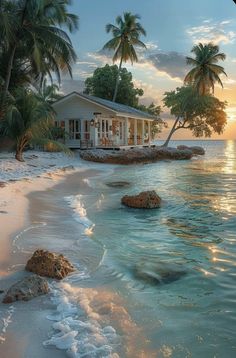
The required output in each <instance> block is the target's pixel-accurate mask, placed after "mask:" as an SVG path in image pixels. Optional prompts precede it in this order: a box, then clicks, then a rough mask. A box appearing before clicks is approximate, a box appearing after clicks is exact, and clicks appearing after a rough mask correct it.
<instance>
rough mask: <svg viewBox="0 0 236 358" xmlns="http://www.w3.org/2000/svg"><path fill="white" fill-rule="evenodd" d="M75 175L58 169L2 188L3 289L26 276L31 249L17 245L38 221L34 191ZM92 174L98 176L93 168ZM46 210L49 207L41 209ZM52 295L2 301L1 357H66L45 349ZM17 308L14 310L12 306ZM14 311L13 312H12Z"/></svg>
mask: <svg viewBox="0 0 236 358" xmlns="http://www.w3.org/2000/svg"><path fill="white" fill-rule="evenodd" d="M70 175H72V176H73V175H75V173H74V172H73V174H72V173H71V172H70V173H65V172H63V171H58V172H56V173H50V174H43V175H42V176H41V177H39V178H35V179H32V180H30V179H23V180H19V181H15V182H9V183H8V184H6V186H4V187H1V188H0V227H1V237H0V245H1V250H0V277H1V278H0V289H1V290H4V291H6V290H7V289H8V288H9V287H10V286H11V285H12V284H13V283H15V282H16V281H18V280H20V279H22V278H23V277H25V276H26V275H28V273H27V272H25V271H24V266H25V263H26V261H27V259H28V258H29V257H30V256H31V252H30V251H28V252H27V251H21V250H19V249H18V248H17V240H19V241H20V238H21V234H22V232H24V230H27V229H28V228H29V227H30V225H31V224H32V222H34V220H35V216H36V213H37V211H38V210H39V209H40V208H38V207H35V203H34V201H33V198H31V193H32V192H35V189H37V195H38V196H40V195H41V193H43V192H46V191H48V190H51V189H52V188H53V187H55V186H58V185H63V183H64V182H65V180H66V179H67V177H68V176H70ZM90 175H95V171H91V173H90ZM87 176H88V174H87V171H86V170H80V173H78V172H76V177H77V179H78V180H79V181H80V182H81V183H83V178H86V177H87ZM44 209H46V208H45V207H43V208H41V210H44ZM3 295H4V294H0V299H1V300H2V298H3ZM51 306H52V304H51V302H50V300H49V297H48V296H41V297H38V298H35V299H34V300H32V301H29V302H16V303H14V304H13V305H4V304H2V303H0V318H1V319H0V357H1V358H13V357H14V358H48V357H49V355H50V357H55V358H61V357H65V353H64V352H63V351H58V350H56V349H55V348H52V349H45V348H44V347H43V345H42V342H43V341H44V340H46V339H47V338H48V331H49V329H50V322H49V321H48V320H46V315H47V314H48V312H49V310H50V309H51ZM12 307H13V309H12ZM12 310H13V312H11V311H12Z"/></svg>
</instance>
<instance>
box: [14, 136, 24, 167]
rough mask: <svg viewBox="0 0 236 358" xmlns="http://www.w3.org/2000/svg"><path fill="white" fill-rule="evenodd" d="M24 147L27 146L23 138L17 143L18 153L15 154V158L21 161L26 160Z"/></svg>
mask: <svg viewBox="0 0 236 358" xmlns="http://www.w3.org/2000/svg"><path fill="white" fill-rule="evenodd" d="M24 147H25V144H24V140H23V139H21V140H20V141H19V142H18V143H17V144H16V154H15V159H16V160H18V161H19V162H24V158H23V150H24Z"/></svg>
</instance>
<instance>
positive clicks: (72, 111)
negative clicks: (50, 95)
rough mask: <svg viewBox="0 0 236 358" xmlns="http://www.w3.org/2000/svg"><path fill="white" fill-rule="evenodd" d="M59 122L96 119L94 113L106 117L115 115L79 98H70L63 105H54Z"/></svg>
mask: <svg viewBox="0 0 236 358" xmlns="http://www.w3.org/2000/svg"><path fill="white" fill-rule="evenodd" d="M53 107H54V110H55V111H56V119H57V120H66V119H70V118H71V119H72V118H73V119H77V118H78V119H88V120H91V119H92V118H94V114H93V113H94V112H99V113H102V115H104V116H110V115H114V113H113V112H112V111H109V110H107V109H105V108H102V107H100V106H98V105H96V104H93V103H91V102H88V101H86V100H85V99H82V98H79V97H76V96H75V97H72V98H68V100H65V101H63V102H61V103H57V104H54V106H53Z"/></svg>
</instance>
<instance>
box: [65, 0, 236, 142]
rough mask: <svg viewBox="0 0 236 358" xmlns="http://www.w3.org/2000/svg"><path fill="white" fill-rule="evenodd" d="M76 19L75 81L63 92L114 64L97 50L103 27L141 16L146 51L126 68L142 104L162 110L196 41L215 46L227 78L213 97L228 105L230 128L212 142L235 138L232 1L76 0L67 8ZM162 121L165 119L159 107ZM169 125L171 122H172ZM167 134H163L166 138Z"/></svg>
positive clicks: (235, 17) (182, 134)
mask: <svg viewBox="0 0 236 358" xmlns="http://www.w3.org/2000/svg"><path fill="white" fill-rule="evenodd" d="M70 11H71V12H73V13H75V14H77V15H78V16H79V23H80V25H79V31H77V32H76V33H74V34H72V35H70V36H71V39H72V42H73V45H74V47H75V49H76V52H77V55H78V60H77V62H76V64H75V66H74V68H73V81H72V80H70V79H69V78H64V80H63V86H62V89H63V91H64V92H65V93H68V92H70V91H73V90H77V91H81V90H82V86H83V81H84V80H85V79H86V78H87V77H89V76H91V75H92V73H93V71H94V70H95V69H96V68H97V67H101V66H104V65H105V64H106V63H109V64H112V59H111V56H108V55H107V54H105V53H102V52H101V49H102V47H103V46H104V44H105V43H106V42H107V41H108V40H109V39H110V38H111V34H107V33H106V32H105V25H106V24H107V23H112V24H115V18H116V17H117V16H118V15H122V14H123V13H124V12H127V11H128V12H131V13H133V14H139V15H140V16H141V20H140V22H141V24H142V26H143V27H144V28H145V30H146V32H147V36H146V37H142V38H141V40H142V41H143V42H144V43H145V44H146V46H147V50H146V51H141V52H140V51H139V52H138V56H139V62H138V63H136V64H134V65H133V66H132V65H131V64H130V63H128V62H127V63H126V64H124V66H125V67H126V68H127V69H128V70H129V71H131V72H132V74H133V81H134V83H135V85H136V86H137V87H141V88H143V90H144V96H143V97H142V100H141V102H143V103H144V104H147V105H148V104H150V103H151V102H152V101H154V103H155V104H158V105H161V106H163V103H162V98H163V95H164V93H165V92H166V91H171V90H174V89H175V88H176V87H179V86H181V85H182V84H183V78H184V76H185V74H186V73H187V72H188V71H189V69H190V68H189V67H188V66H187V65H186V61H185V57H186V56H189V55H190V51H191V48H192V47H193V45H194V44H196V43H199V42H204V43H207V42H210V41H212V42H214V43H215V44H217V45H219V46H220V51H221V52H224V53H225V54H226V56H227V57H226V60H225V61H224V62H223V63H222V65H223V67H224V68H225V71H226V73H227V75H228V77H224V76H223V77H222V82H223V84H224V89H223V90H222V89H221V88H220V87H216V89H215V95H216V96H217V97H218V98H219V99H221V100H226V101H227V102H228V107H227V115H228V124H227V126H226V129H225V132H224V134H223V135H221V136H218V135H214V136H213V138H216V139H236V5H235V3H234V2H233V0H168V1H166V0H145V1H144V0H119V1H116V0H74V1H73V3H72V6H71V9H70ZM162 116H163V118H165V119H167V120H168V119H169V118H170V115H169V112H168V109H165V108H163V113H162ZM170 125H171V122H170ZM165 135H166V133H165V131H164V132H163V133H162V136H163V138H164V137H165ZM175 138H176V139H182V138H183V139H188V138H191V133H190V132H188V131H186V130H185V131H179V133H178V131H177V132H176V136H175Z"/></svg>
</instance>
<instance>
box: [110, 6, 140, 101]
mask: <svg viewBox="0 0 236 358" xmlns="http://www.w3.org/2000/svg"><path fill="white" fill-rule="evenodd" d="M139 19H140V16H139V15H132V14H131V13H130V12H125V13H124V15H123V18H122V17H121V16H117V18H116V25H112V24H107V25H106V32H107V33H110V32H111V33H112V36H113V38H112V39H111V40H110V41H108V42H107V43H106V44H105V45H104V47H103V49H104V50H105V49H108V50H114V51H115V53H114V56H113V63H114V62H116V61H117V60H120V64H119V67H118V74H117V79H116V85H115V90H114V94H113V102H115V101H116V97H117V91H118V85H119V77H120V70H121V67H122V63H123V61H124V62H127V61H131V63H132V64H133V63H134V62H138V56H137V53H136V51H135V46H139V47H142V48H146V46H145V44H144V43H143V42H142V41H140V39H139V38H140V36H141V35H144V36H146V31H145V30H144V28H143V27H142V25H141V24H140V23H139V22H137V21H138V20H139Z"/></svg>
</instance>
